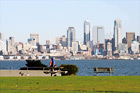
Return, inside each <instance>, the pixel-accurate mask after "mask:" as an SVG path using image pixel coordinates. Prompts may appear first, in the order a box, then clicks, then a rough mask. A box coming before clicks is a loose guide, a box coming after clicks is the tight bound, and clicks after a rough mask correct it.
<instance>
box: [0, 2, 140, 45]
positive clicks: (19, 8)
mask: <svg viewBox="0 0 140 93" xmlns="http://www.w3.org/2000/svg"><path fill="white" fill-rule="evenodd" d="M77 6H78V7H77ZM139 10H140V1H139V0H133V1H130V0H119V1H118V0H117V1H110V0H107V1H103V0H99V1H97V0H94V1H91V0H86V1H83V0H78V1H74V0H72V1H64V0H60V1H59V2H58V1H56V0H52V1H44V0H41V1H40V0H36V1H34V2H33V1H32V0H31V1H26V0H25V1H22V0H21V1H12V0H11V1H7V0H1V1H0V13H1V16H0V20H1V21H0V32H2V33H3V34H4V38H5V39H8V38H9V37H15V41H18V42H20V41H21V42H24V43H26V42H27V39H28V38H29V37H30V35H29V34H30V33H39V34H40V43H41V44H44V43H45V41H46V40H51V42H52V43H55V37H58V36H62V35H65V36H66V34H67V28H68V27H74V28H75V31H76V41H79V40H80V41H81V42H83V39H84V37H83V32H84V28H83V23H84V20H86V19H88V20H89V22H90V32H91V33H90V34H91V35H90V36H91V38H90V39H92V30H93V29H92V28H93V26H96V25H102V26H104V29H105V36H106V37H105V38H107V36H108V37H113V33H114V29H113V28H114V26H113V25H114V20H116V19H117V18H119V19H120V20H122V33H123V36H122V37H126V32H135V36H138V35H140V21H139V20H140V12H139ZM21 32H22V33H21ZM50 32H51V33H50ZM110 34H111V35H110Z"/></svg>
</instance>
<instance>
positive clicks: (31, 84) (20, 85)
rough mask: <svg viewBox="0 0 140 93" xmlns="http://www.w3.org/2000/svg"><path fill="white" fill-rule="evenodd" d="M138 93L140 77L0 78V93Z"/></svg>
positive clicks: (139, 92)
mask: <svg viewBox="0 0 140 93" xmlns="http://www.w3.org/2000/svg"><path fill="white" fill-rule="evenodd" d="M9 92H10V93H27V92H30V93H46V92H69V93H71V92H72V93H75V92H92V93H93V92H96V93H104V92H105V93H106V92H107V93H112V92H113V93H117V92H118V93H121V92H132V93H133V92H138V93H140V76H63V77H0V93H9Z"/></svg>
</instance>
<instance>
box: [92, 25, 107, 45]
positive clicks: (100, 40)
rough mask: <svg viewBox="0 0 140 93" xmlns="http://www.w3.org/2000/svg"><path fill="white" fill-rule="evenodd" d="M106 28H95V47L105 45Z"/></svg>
mask: <svg viewBox="0 0 140 93" xmlns="http://www.w3.org/2000/svg"><path fill="white" fill-rule="evenodd" d="M104 42H105V41H104V27H103V26H95V27H93V45H98V44H104Z"/></svg>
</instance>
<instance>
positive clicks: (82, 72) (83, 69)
mask: <svg viewBox="0 0 140 93" xmlns="http://www.w3.org/2000/svg"><path fill="white" fill-rule="evenodd" d="M49 62H50V61H49V60H45V61H44V60H43V61H42V63H43V64H46V65H48V66H49ZM55 62H56V64H57V66H60V65H61V64H74V65H77V67H78V68H79V72H78V73H77V75H78V76H95V75H96V73H94V71H93V67H113V68H114V73H113V74H112V75H113V76H126V75H127V76H140V60H56V61H55ZM25 64H26V61H0V69H16V70H17V69H19V68H20V67H25V66H26V65H25ZM98 75H99V76H108V75H110V74H109V73H99V74H98Z"/></svg>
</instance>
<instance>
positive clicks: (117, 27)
mask: <svg viewBox="0 0 140 93" xmlns="http://www.w3.org/2000/svg"><path fill="white" fill-rule="evenodd" d="M114 40H115V48H117V46H118V44H121V43H122V21H121V20H120V19H116V20H115V21H114Z"/></svg>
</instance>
